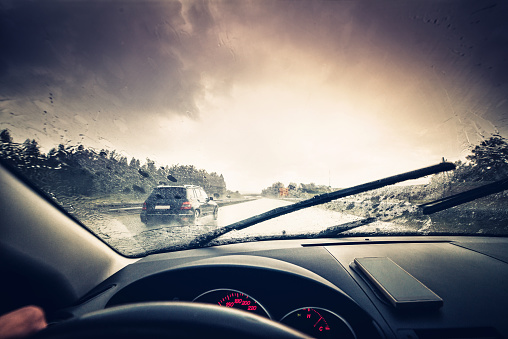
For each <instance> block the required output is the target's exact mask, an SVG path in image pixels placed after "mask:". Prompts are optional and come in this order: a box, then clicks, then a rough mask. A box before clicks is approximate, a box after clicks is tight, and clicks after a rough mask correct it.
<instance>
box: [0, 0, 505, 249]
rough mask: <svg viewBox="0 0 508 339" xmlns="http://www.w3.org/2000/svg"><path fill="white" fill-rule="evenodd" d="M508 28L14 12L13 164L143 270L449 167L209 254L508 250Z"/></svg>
mask: <svg viewBox="0 0 508 339" xmlns="http://www.w3.org/2000/svg"><path fill="white" fill-rule="evenodd" d="M507 19H508V5H507V4H506V3H503V2H496V1H487V2H484V1H482V2H478V1H467V0H466V1H410V2H407V1H363V0H361V1H305V0H301V1H268V0H261V1H230V2H229V1H176V0H167V1H164V0H160V1H122V0H120V1H100V2H99V1H80V0H78V1H59V0H50V1H38V2H37V1H35V2H34V1H25V0H20V1H8V0H0V32H2V33H1V34H0V43H1V46H2V51H1V52H0V156H1V159H2V162H3V163H4V164H6V165H7V166H12V167H13V168H15V170H17V171H18V172H20V173H21V174H22V175H23V176H24V177H26V178H27V179H28V180H29V181H30V182H32V183H33V184H34V185H35V186H36V187H38V188H40V189H41V191H42V192H44V193H45V194H47V195H48V197H49V199H52V200H53V201H55V202H56V203H58V204H59V205H61V206H62V207H63V208H64V209H65V210H66V211H67V212H69V213H70V214H71V215H72V216H74V217H75V218H76V219H77V220H79V221H80V222H81V223H82V224H83V226H84V227H86V228H88V229H90V230H91V231H92V232H93V233H94V234H96V235H97V236H98V237H99V238H101V239H103V240H104V241H105V242H106V243H108V244H109V245H111V246H112V247H113V248H115V249H116V250H118V251H119V252H120V253H122V254H125V255H128V256H142V255H144V254H146V253H152V252H159V251H167V250H173V249H177V248H188V247H189V246H190V245H189V244H196V242H193V240H194V239H195V238H196V237H198V236H200V235H203V234H209V233H210V232H214V231H215V230H217V229H220V228H222V227H225V226H228V225H231V224H235V223H238V222H240V221H242V220H244V219H248V218H251V217H253V216H256V215H260V214H262V213H265V212H267V211H269V210H271V209H274V208H279V207H283V206H289V205H293V204H295V203H299V202H302V201H304V200H305V199H311V198H312V197H314V196H318V195H321V194H327V193H330V192H333V191H337V190H341V189H345V188H348V187H353V186H356V185H359V184H362V183H365V182H370V181H374V180H377V179H381V178H384V177H388V176H392V175H396V174H399V173H403V172H407V171H411V170H416V169H418V168H422V167H426V166H429V165H434V164H437V163H440V162H442V161H443V160H446V161H448V162H452V163H454V164H455V165H456V169H455V170H454V171H445V172H443V173H439V174H435V175H431V176H425V177H423V178H420V179H418V180H411V181H405V182H402V183H399V184H397V185H390V186H386V187H382V188H378V189H375V190H369V191H366V192H362V193H360V194H355V195H351V196H345V197H343V198H340V199H337V200H333V201H330V202H327V203H326V204H321V205H317V206H313V207H308V208H305V209H301V210H299V211H295V212H293V213H288V214H286V215H283V216H280V217H277V218H275V219H271V220H265V221H261V222H259V223H257V224H254V225H253V226H250V227H248V228H243V229H241V230H240V229H239V230H234V231H231V232H229V233H226V234H224V235H221V236H220V237H219V238H217V239H215V240H213V241H212V242H211V243H208V242H207V243H199V246H207V245H209V244H213V243H220V242H235V241H248V240H249V241H250V240H259V239H265V238H285V237H295V236H299V237H300V236H301V237H311V236H312V235H315V234H319V232H323V231H324V230H326V229H328V228H329V227H333V226H339V225H343V224H346V225H349V226H348V227H347V229H348V230H345V228H344V229H342V230H343V232H339V230H340V227H339V228H337V229H334V233H333V234H327V235H328V236H346V235H365V234H369V235H370V234H384V235H400V234H419V235H422V236H424V235H428V234H436V233H439V234H448V233H453V234H477V235H478V234H487V235H489V234H495V235H507V234H508V221H507V219H508V218H507V211H506V203H507V199H508V195H507V193H506V191H504V188H503V187H505V186H504V185H505V183H504V182H502V181H500V180H503V179H506V178H507V177H508V141H507V139H506V138H507V136H508V124H507V120H506V112H507V109H508V97H507V93H508V66H507V64H506V60H508V20H507ZM490 183H495V184H494V186H497V187H501V188H502V189H501V190H500V191H499V192H494V193H495V194H492V195H488V196H486V197H482V198H480V199H473V200H472V201H470V202H467V203H465V204H462V205H460V206H457V207H453V208H450V209H445V210H443V211H439V212H436V213H432V214H424V213H422V206H428V205H427V204H429V203H430V202H432V201H435V200H439V199H443V198H446V197H449V196H453V195H456V194H459V193H461V192H465V191H470V190H475V189H478V188H479V187H482V186H483V185H486V184H490ZM169 187H172V188H169ZM177 191H178V194H177V193H176V192H177ZM359 220H367V221H369V222H368V223H365V224H363V225H360V226H358V225H357V226H358V227H357V226H355V227H350V226H351V225H352V224H351V223H354V222H357V221H359ZM339 234H340V235H339Z"/></svg>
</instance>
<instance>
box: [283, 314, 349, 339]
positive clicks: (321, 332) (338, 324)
mask: <svg viewBox="0 0 508 339" xmlns="http://www.w3.org/2000/svg"><path fill="white" fill-rule="evenodd" d="M280 322H281V323H283V324H285V325H287V326H289V327H292V328H294V329H297V330H299V331H301V332H303V333H306V334H308V335H311V336H313V337H314V338H341V339H343V338H347V339H354V338H356V336H355V334H354V332H353V330H352V329H351V327H350V326H349V324H348V323H347V322H346V321H345V320H344V319H342V318H341V317H340V316H338V315H337V314H335V313H333V312H331V311H328V310H326V309H324V308H317V307H305V308H299V309H297V310H294V311H292V312H290V313H288V314H287V315H286V316H284V318H282V319H281V321H280Z"/></svg>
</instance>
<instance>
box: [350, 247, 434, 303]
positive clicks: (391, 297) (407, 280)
mask: <svg viewBox="0 0 508 339" xmlns="http://www.w3.org/2000/svg"><path fill="white" fill-rule="evenodd" d="M352 264H353V263H352ZM354 265H355V266H356V268H357V269H358V270H359V271H360V272H361V273H362V274H363V275H364V276H365V277H366V278H367V280H368V281H370V282H371V283H372V284H373V285H374V286H375V287H376V288H377V289H378V290H379V291H380V292H381V293H382V294H383V295H384V296H385V297H386V298H387V299H388V301H389V302H390V303H391V304H392V305H393V306H394V307H395V308H397V309H401V308H405V309H407V308H439V307H441V306H443V299H441V298H440V297H439V296H438V295H437V294H436V293H434V292H433V291H432V290H430V289H429V288H428V287H427V286H425V285H424V284H423V283H421V282H420V281H419V280H418V279H416V278H415V277H413V276H412V275H411V274H409V273H408V272H406V271H405V270H404V269H403V268H402V267H400V266H399V265H397V264H396V263H395V262H394V261H393V260H391V259H390V258H387V257H366V258H355V259H354Z"/></svg>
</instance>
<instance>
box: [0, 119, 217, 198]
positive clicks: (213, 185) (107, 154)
mask: <svg viewBox="0 0 508 339" xmlns="http://www.w3.org/2000/svg"><path fill="white" fill-rule="evenodd" d="M0 157H1V158H2V160H3V161H4V162H5V163H6V164H8V165H11V166H12V167H14V168H16V169H17V170H18V171H20V172H21V173H22V174H23V175H24V176H25V177H27V178H28V179H29V180H30V181H31V182H32V183H34V184H36V185H37V186H38V187H39V188H40V189H42V190H43V191H45V192H47V193H49V194H51V195H53V196H54V195H57V196H63V197H76V196H86V197H108V196H116V197H127V198H128V197H130V198H134V199H136V198H138V199H143V198H145V197H146V195H147V194H148V193H150V192H151V190H152V189H153V188H154V187H156V186H158V185H198V186H201V187H203V188H204V189H205V191H206V192H207V194H209V195H211V196H215V197H222V196H223V195H225V194H226V182H225V180H224V177H223V176H222V174H217V173H216V172H211V173H209V172H207V171H206V170H204V169H198V168H196V167H195V166H193V165H172V166H169V165H167V166H157V165H156V164H155V161H153V160H151V159H149V158H147V159H146V161H145V162H144V163H141V161H140V160H139V159H136V158H131V159H130V160H128V158H127V157H126V156H124V155H122V154H120V153H118V152H117V151H115V150H112V151H110V150H107V149H102V150H100V151H98V150H95V149H93V148H89V147H85V146H84V145H64V144H60V145H58V146H57V147H55V148H52V149H51V150H50V151H49V152H48V153H47V154H45V153H43V152H42V151H41V149H40V146H39V144H38V143H37V141H36V140H35V139H32V140H30V139H27V140H25V141H24V142H23V143H16V142H14V141H13V138H12V136H11V134H10V132H9V130H8V129H4V130H2V131H0Z"/></svg>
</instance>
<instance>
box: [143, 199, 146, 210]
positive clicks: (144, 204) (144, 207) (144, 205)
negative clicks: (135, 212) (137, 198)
mask: <svg viewBox="0 0 508 339" xmlns="http://www.w3.org/2000/svg"><path fill="white" fill-rule="evenodd" d="M143 211H146V201H145V202H144V203H143Z"/></svg>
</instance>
